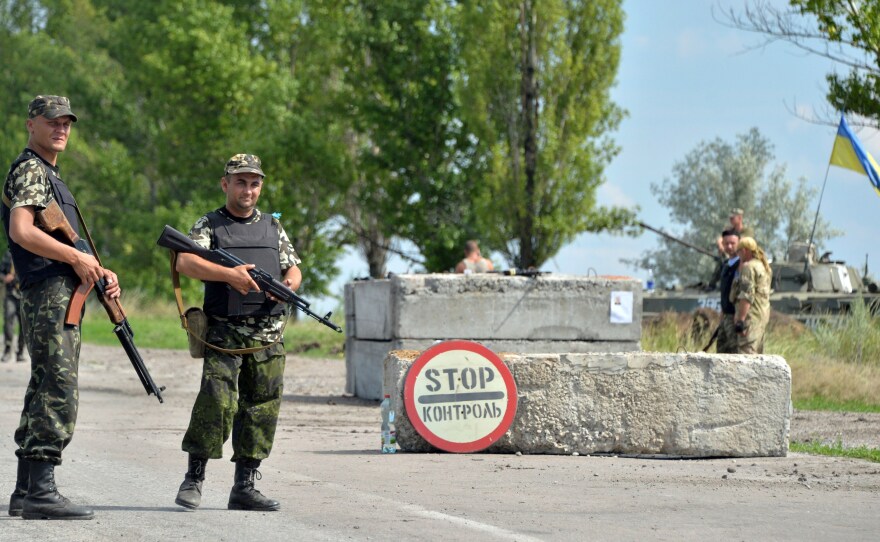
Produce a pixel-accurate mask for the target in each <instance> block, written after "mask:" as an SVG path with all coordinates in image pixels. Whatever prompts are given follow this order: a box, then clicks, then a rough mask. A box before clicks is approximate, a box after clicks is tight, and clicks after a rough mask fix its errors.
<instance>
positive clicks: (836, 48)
mask: <svg viewBox="0 0 880 542" xmlns="http://www.w3.org/2000/svg"><path fill="white" fill-rule="evenodd" d="M720 14H721V18H722V19H723V20H724V21H725V22H726V23H728V24H730V25H732V26H734V27H736V28H740V29H743V30H747V31H750V32H756V33H758V34H761V35H763V36H765V37H766V40H767V41H766V42H765V44H764V45H766V44H767V43H770V42H772V41H777V40H781V41H785V42H788V43H790V44H793V45H794V46H796V47H798V48H800V49H802V50H804V51H806V52H808V53H810V54H814V55H819V56H822V57H825V58H828V59H830V60H832V61H833V62H834V63H835V64H836V66H838V67H839V68H841V73H837V72H836V71H835V72H832V73H829V74H828V75H826V82H827V83H828V90H827V93H826V99H827V101H828V104H829V105H830V106H831V107H833V109H834V111H846V112H850V113H855V114H857V115H859V116H860V117H862V118H863V119H864V122H863V123H864V124H867V125H870V126H873V127H875V128H880V2H878V1H877V0H789V5H788V6H786V7H776V6H773V5H772V4H770V3H767V2H765V1H750V2H748V3H746V4H745V6H744V7H743V8H742V9H741V10H737V9H734V8H729V9H727V10H723V11H721V13H720ZM828 120H829V121H830V122H832V123H834V124H836V122H837V120H836V118H835V119H828Z"/></svg>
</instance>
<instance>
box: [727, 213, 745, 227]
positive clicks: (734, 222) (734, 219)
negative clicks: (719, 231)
mask: <svg viewBox="0 0 880 542" xmlns="http://www.w3.org/2000/svg"><path fill="white" fill-rule="evenodd" d="M742 223H743V217H742V215H730V225H731V226H733V227H734V228H736V229H739V228H740V227H741V226H742Z"/></svg>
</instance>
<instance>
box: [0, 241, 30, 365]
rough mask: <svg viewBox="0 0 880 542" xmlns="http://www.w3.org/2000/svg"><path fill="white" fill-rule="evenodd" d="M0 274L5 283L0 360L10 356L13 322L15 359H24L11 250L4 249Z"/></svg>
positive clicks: (17, 288) (18, 295) (18, 289)
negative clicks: (1, 353)
mask: <svg viewBox="0 0 880 542" xmlns="http://www.w3.org/2000/svg"><path fill="white" fill-rule="evenodd" d="M0 275H2V276H3V282H4V284H6V297H4V298H3V342H4V348H3V357H2V358H0V361H2V362H7V361H9V359H10V358H11V357H12V342H13V341H14V340H15V339H14V337H15V324H18V342H17V343H16V345H15V361H25V357H24V327H22V325H21V316H20V315H19V313H18V308H19V305H20V300H21V288H20V287H19V284H18V276H17V275H16V274H15V266H14V265H12V252H10V251H8V250H7V251H6V253H5V254H4V255H3V260H2V261H0Z"/></svg>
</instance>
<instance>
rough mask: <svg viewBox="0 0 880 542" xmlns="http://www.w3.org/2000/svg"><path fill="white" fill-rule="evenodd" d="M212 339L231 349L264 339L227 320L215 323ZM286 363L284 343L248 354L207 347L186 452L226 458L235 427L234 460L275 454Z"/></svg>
mask: <svg viewBox="0 0 880 542" xmlns="http://www.w3.org/2000/svg"><path fill="white" fill-rule="evenodd" d="M206 340H207V342H209V343H210V344H213V345H215V346H219V347H221V348H226V349H239V348H251V347H255V346H261V345H263V344H264V343H262V342H260V341H257V340H255V339H251V338H249V337H248V336H246V335H242V334H241V333H240V332H238V331H236V329H235V328H233V327H231V326H227V325H223V324H214V325H209V327H208V331H207V336H206ZM284 363H285V354H284V345H283V342H279V343H277V344H275V345H273V346H271V347H269V348H268V349H266V350H261V351H259V352H255V353H253V354H242V355H233V354H224V353H222V352H218V351H216V350H213V349H211V348H206V349H205V359H204V363H203V366H202V384H201V389H200V390H199V394H198V396H197V397H196V402H195V404H194V405H193V409H192V416H191V417H190V421H189V428H188V429H187V431H186V434H185V435H184V437H183V446H182V448H183V451H184V452H187V453H190V454H192V455H195V456H198V457H205V458H208V459H220V458H221V457H223V444H224V443H225V442H226V441H227V440H228V439H229V434H230V432H231V433H232V451H233V454H232V461H238V460H239V459H258V460H261V459H266V458H267V457H269V453H270V452H271V451H272V443H273V441H274V440H275V426H276V424H277V423H278V413H279V411H280V409H281V394H282V391H283V387H284Z"/></svg>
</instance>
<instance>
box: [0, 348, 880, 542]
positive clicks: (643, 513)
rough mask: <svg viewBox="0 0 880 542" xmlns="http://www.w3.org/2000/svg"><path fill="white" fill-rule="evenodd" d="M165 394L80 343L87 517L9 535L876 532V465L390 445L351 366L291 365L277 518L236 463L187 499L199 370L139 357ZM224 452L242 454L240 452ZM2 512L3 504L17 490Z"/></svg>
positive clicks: (13, 392)
mask: <svg viewBox="0 0 880 542" xmlns="http://www.w3.org/2000/svg"><path fill="white" fill-rule="evenodd" d="M142 354H143V355H144V358H145V359H146V362H147V364H148V367H149V368H150V371H151V372H152V374H153V377H154V379H155V380H156V382H157V383H158V384H160V385H165V386H167V387H168V390H166V392H165V394H164V396H165V403H164V404H161V405H160V404H159V403H158V402H157V401H156V399H155V398H153V397H148V396H147V395H146V394H144V392H143V388H141V386H140V383H139V381H137V379H136V377H135V375H134V372H133V371H132V369H131V367H130V365H129V363H128V360H127V358H125V355H124V354H123V352H122V350H121V349H120V348H98V347H90V346H84V347H83V355H82V368H81V371H80V373H81V376H80V396H81V407H80V413H79V421H78V425H77V429H76V433H75V436H74V439H73V442H72V444H71V445H70V447H68V449H67V450H66V451H65V456H64V464H63V465H62V466H61V467H59V468H58V469H57V470H56V478H57V481H58V484H59V487H60V489H61V492H62V493H63V494H64V495H66V496H67V497H69V498H71V499H72V500H74V501H75V502H77V503H81V504H89V505H91V506H93V507H94V508H95V510H96V517H95V519H94V520H92V521H75V522H48V521H25V520H22V519H20V518H11V517H8V516H5V515H3V516H0V540H2V541H6V540H10V541H12V540H14V541H21V540H36V539H42V540H66V541H80V540H82V541H94V540H126V541H128V540H187V541H202V540H205V541H208V540H210V541H226V540H229V541H232V540H259V541H261V542H262V541H272V540H285V541H288V540H391V539H396V540H444V541H456V540H462V541H474V540H521V541H527V540H645V539H649V540H675V541H680V540H701V541H703V540H707V539H711V540H829V539H831V540H877V538H878V533H880V515H878V513H877V511H878V510H880V465H877V464H875V463H869V462H865V461H858V460H850V459H835V458H826V457H813V456H805V455H797V454H791V455H789V457H785V458H749V459H738V460H733V459H714V460H647V459H636V458H624V457H608V456H604V457H603V456H541V455H522V456H516V455H493V454H468V455H457V454H403V453H398V454H395V455H382V454H380V453H379V452H378V449H379V435H378V426H379V409H378V404H377V403H375V402H371V401H362V400H359V399H354V398H346V397H343V396H342V392H343V387H344V377H345V374H344V363H343V362H341V361H338V360H311V359H305V358H299V357H292V356H291V357H289V358H288V367H287V374H286V378H285V402H284V405H283V407H282V418H281V421H280V424H279V428H278V433H277V437H276V441H275V449H274V451H273V454H272V457H271V458H270V459H268V460H267V461H265V462H264V464H263V466H262V467H261V468H260V471H261V472H262V480H260V481H259V482H258V483H257V487H258V488H259V489H261V490H262V491H263V492H264V493H265V494H266V495H268V496H270V497H272V498H276V499H278V500H280V501H281V503H282V509H281V511H279V512H269V513H256V512H238V511H228V510H226V501H227V498H228V495H229V489H230V487H231V485H232V474H233V465H232V464H231V463H230V462H229V461H228V460H217V461H211V462H210V463H209V464H208V469H207V480H206V481H205V488H204V498H203V504H202V507H201V508H200V509H199V510H197V511H194V512H191V511H184V510H183V509H182V508H180V507H178V506H176V505H175V504H174V497H175V495H176V492H177V487H178V486H179V484H180V482H181V481H182V479H183V473H184V472H185V470H186V456H185V454H183V452H181V451H180V440H181V437H182V435H183V432H184V430H185V429H186V425H187V422H188V418H189V411H190V408H191V406H192V402H193V399H194V397H195V393H196V391H197V389H198V382H199V374H200V362H199V361H198V360H192V359H190V358H189V357H188V355H187V354H186V353H185V352H176V351H161V350H142ZM28 365H29V364H27V363H21V364H17V363H5V364H0V431H2V435H0V491H2V492H4V493H3V495H4V496H5V495H8V494H9V493H11V492H12V489H13V486H14V477H15V458H14V455H13V451H14V448H15V444H14V442H13V440H12V433H13V431H14V429H15V426H16V425H17V422H18V416H19V411H20V408H21V401H22V396H23V393H24V388H25V386H26V383H27V378H28ZM225 455H226V457H227V458H228V457H229V456H230V455H231V451H230V450H229V448H227V451H226V454H225ZM3 507H4V508H3V510H5V497H4V505H3Z"/></svg>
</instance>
